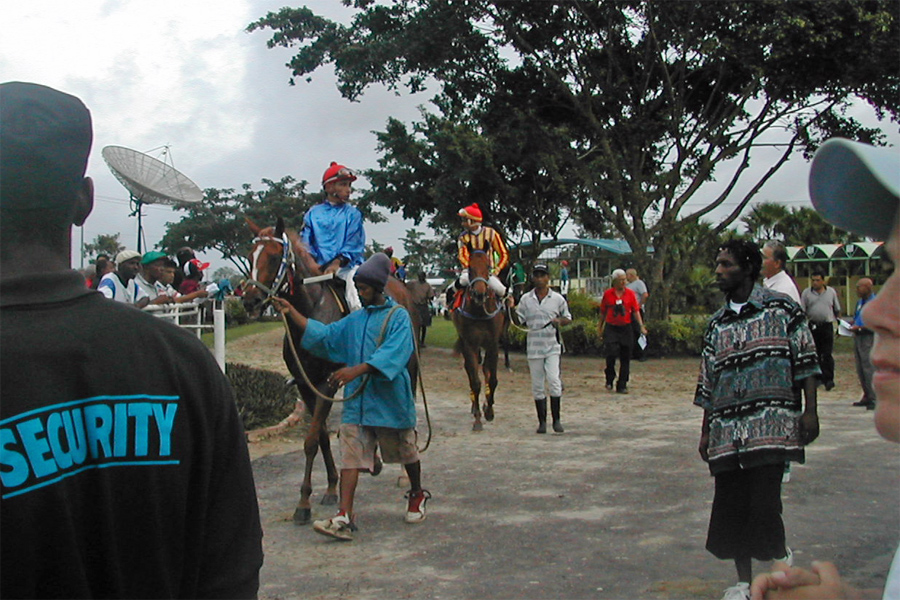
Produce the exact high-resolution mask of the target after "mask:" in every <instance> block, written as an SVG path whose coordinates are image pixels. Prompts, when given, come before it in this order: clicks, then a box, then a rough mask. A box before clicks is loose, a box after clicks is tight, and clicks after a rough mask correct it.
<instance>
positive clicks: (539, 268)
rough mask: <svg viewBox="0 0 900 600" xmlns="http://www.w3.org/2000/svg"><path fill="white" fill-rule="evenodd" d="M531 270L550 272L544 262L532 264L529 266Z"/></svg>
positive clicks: (533, 271)
mask: <svg viewBox="0 0 900 600" xmlns="http://www.w3.org/2000/svg"><path fill="white" fill-rule="evenodd" d="M531 272H532V273H537V272H544V273H547V274H548V275H549V274H550V269H548V268H547V265H545V264H544V263H538V264H536V265H534V266H533V267H532V268H531Z"/></svg>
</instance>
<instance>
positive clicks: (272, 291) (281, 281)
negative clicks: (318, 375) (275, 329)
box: [247, 233, 432, 452]
mask: <svg viewBox="0 0 900 600" xmlns="http://www.w3.org/2000/svg"><path fill="white" fill-rule="evenodd" d="M258 242H275V243H278V244H281V246H282V248H283V249H284V250H283V251H282V253H281V264H280V265H279V266H278V275H277V276H276V277H275V280H274V281H273V282H272V287H269V286H267V285H265V284H264V283H262V282H260V281H257V280H256V279H253V278H252V277H251V278H248V279H247V282H248V283H250V284H252V285H254V286H256V287H258V288H259V289H261V290H262V291H264V292H265V293H266V297H265V298H264V299H263V306H265V304H267V303H268V302H271V301H272V298H274V297H275V296H277V295H278V294H280V293H281V292H282V291H283V289H284V288H285V287H291V286H292V284H293V280H291V279H288V277H287V275H288V271H290V270H291V269H290V266H291V265H293V264H294V262H295V261H296V256H295V254H294V249H293V248H292V246H291V242H290V239H289V238H288V236H287V233H283V234H281V238H277V237H272V236H258V237H256V238H253V243H254V244H256V243H258ZM334 278H335V274H334V273H329V274H327V275H315V276H313V277H305V278H303V279H302V280H301V282H300V283H301V285H307V284H310V283H322V282H324V281H330V280H332V279H334ZM328 289H329V290H330V291H331V293H332V295H334V298H335V300H337V302H338V305H340V304H342V301H341V298H340V297H339V296H338V294H337V292H336V291H335V290H334V287H333V286H328ZM398 308H400V305H399V304H398V305H396V306H394V307H393V308H391V310H390V311H389V312H388V315H387V317H385V319H384V323H382V325H381V332H380V333H379V334H378V339H377V340H376V341H375V347H376V348H377V347H378V346H380V345H381V343H382V342H383V341H384V335H385V332H386V331H387V326H388V323H389V322H390V320H391V317H392V316H393V314H394V311H395V310H397V309H398ZM281 322H282V323H283V324H284V331H285V334H286V336H287V340H288V346H289V347H290V349H291V354H292V356H293V357H294V362H295V363H296V364H297V367H298V368H299V370H300V374H301V375H302V376H303V381H304V382H306V385H307V387H308V388H309V389H311V390H312V392H313V393H314V394H315V395H316V396H318V397H319V398H321V399H322V400H327V401H328V402H346V401H348V400H352V399H353V398H356V397H357V396H359V395H360V394H361V393H362V392H363V390H365V387H366V384H367V383H368V382H369V374H368V373H366V374H365V375H363V380H362V381H361V382H360V384H359V387H358V388H357V389H356V391H355V392H353V394H351V395H350V396H346V397H344V398H335V397H333V396H328V395H327V394H323V393H322V392H320V391H319V390H318V389H317V388H316V386H314V385H313V383H312V381H310V379H309V375H307V373H306V369H305V368H304V366H303V363H302V362H301V361H300V356H299V354H298V353H297V347H296V346H295V345H294V338H293V337H292V336H291V327H290V324H289V323H288V319H287V315H286V314H284V313H282V314H281ZM413 345H414V349H415V353H416V370H417V371H418V376H417V377H416V379H417V380H418V382H419V389H420V390H421V392H422V404H423V405H424V407H425V421H426V423H427V424H428V438H427V439H426V441H425V447H424V448H422V449H421V450H419V452H425V450H427V449H428V447H429V446H430V445H431V434H432V427H431V414H430V413H429V411H428V400H427V398H426V396H425V382H424V381H423V377H422V359H421V356H420V355H419V344H418V341H417V340H416V337H415V332H413Z"/></svg>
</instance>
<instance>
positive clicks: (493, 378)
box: [482, 348, 498, 421]
mask: <svg viewBox="0 0 900 600" xmlns="http://www.w3.org/2000/svg"><path fill="white" fill-rule="evenodd" d="M497 354H498V353H497V349H496V348H494V350H493V352H491V351H487V352H485V355H484V364H483V365H482V370H483V371H484V381H485V390H484V399H485V404H484V418H485V419H487V420H488V421H493V420H494V393H495V392H496V391H497V362H498V355H497Z"/></svg>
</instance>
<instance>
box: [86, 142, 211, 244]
mask: <svg viewBox="0 0 900 600" xmlns="http://www.w3.org/2000/svg"><path fill="white" fill-rule="evenodd" d="M168 150H169V149H168V147H165V149H164V150H163V153H164V154H166V155H168V154H169V153H168ZM101 154H102V155H103V160H104V161H106V164H107V166H108V167H109V170H110V171H112V174H113V175H115V176H116V179H118V180H119V183H121V184H122V185H123V186H125V189H127V190H128V192H129V193H130V194H131V204H132V209H133V210H134V212H132V213H131V216H134V215H137V218H138V236H137V246H138V247H137V251H138V252H141V242H142V240H143V238H144V229H143V226H142V225H141V217H142V214H141V207H142V206H143V205H144V204H170V205H183V204H190V203H193V202H199V201H200V200H202V199H203V191H202V190H201V189H200V188H199V187H197V184H196V183H194V182H193V181H191V180H190V179H189V178H188V177H187V176H186V175H184V174H182V173H181V172H180V171H178V170H177V169H176V168H175V167H174V166H172V165H169V164H166V163H165V162H163V161H161V160H158V159H155V158H153V157H152V156H149V155H147V154H144V153H143V152H138V151H137V150H132V149H130V148H125V147H123V146H106V147H105V148H103V150H102V152H101Z"/></svg>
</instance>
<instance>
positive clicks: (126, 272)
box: [116, 256, 141, 281]
mask: <svg viewBox="0 0 900 600" xmlns="http://www.w3.org/2000/svg"><path fill="white" fill-rule="evenodd" d="M116 270H117V271H118V272H119V276H120V277H121V278H122V279H124V280H126V281H127V280H129V279H134V277H135V275H137V274H138V271H140V270H141V259H140V258H138V257H137V256H136V257H134V258H129V259H128V260H126V261H125V262H123V263H121V264H120V265H119V266H118V267H116Z"/></svg>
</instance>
